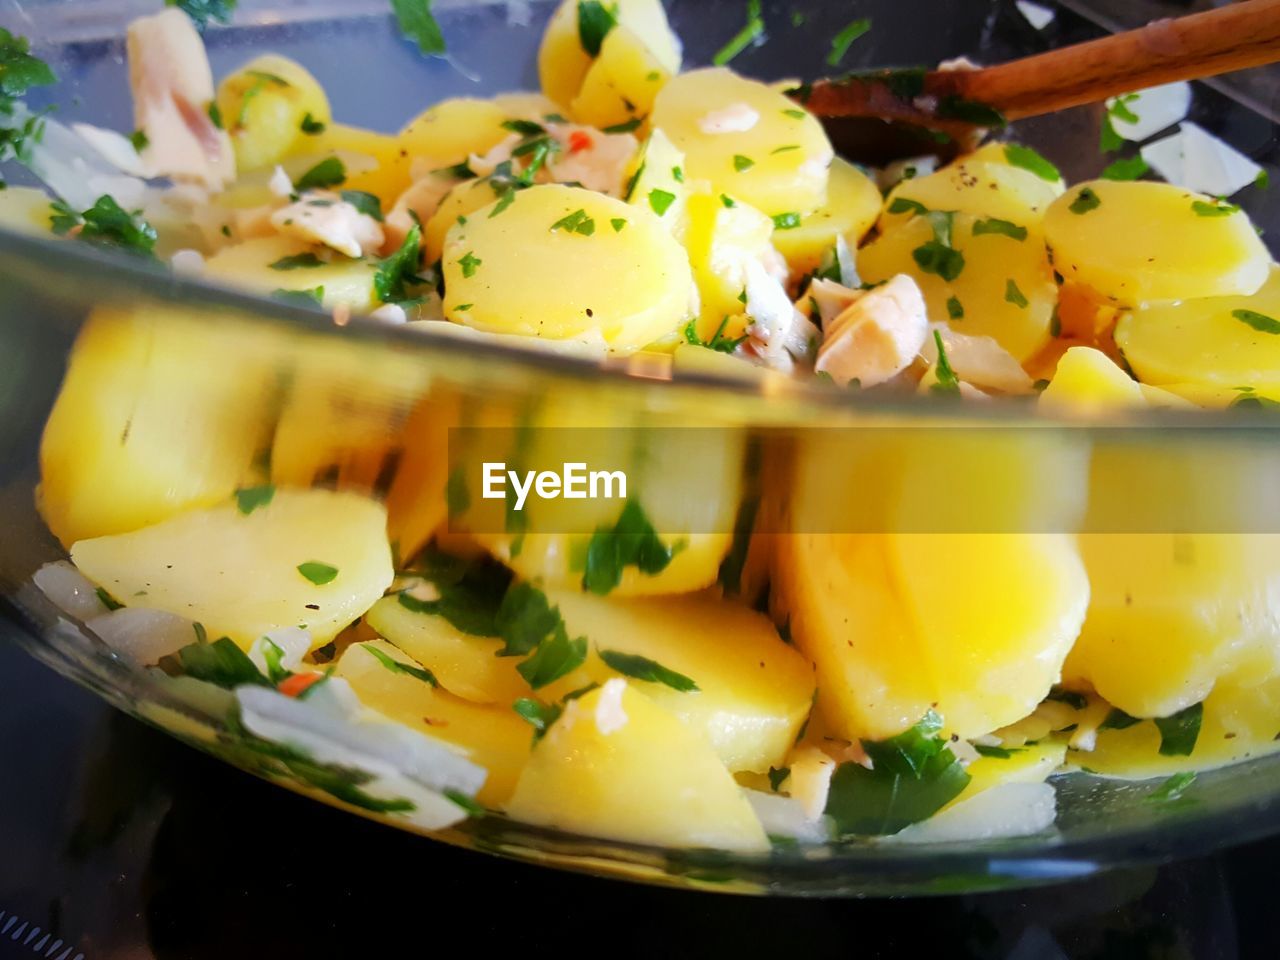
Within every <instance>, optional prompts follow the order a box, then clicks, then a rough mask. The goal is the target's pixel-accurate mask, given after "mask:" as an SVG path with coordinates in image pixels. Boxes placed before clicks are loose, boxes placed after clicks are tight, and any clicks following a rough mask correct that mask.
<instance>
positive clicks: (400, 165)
mask: <svg viewBox="0 0 1280 960" xmlns="http://www.w3.org/2000/svg"><path fill="white" fill-rule="evenodd" d="M293 155H297V156H303V155H307V156H316V155H323V156H339V157H342V156H359V157H362V158H365V157H367V158H369V159H370V160H372V161H373V162H372V164H359V165H357V164H350V163H349V164H345V166H346V171H347V179H346V180H345V181H343V183H342V189H343V190H364V191H366V192H367V193H372V194H375V195H376V196H377V197H378V199H380V200H381V201H382V208H383V209H384V210H390V209H391V207H392V205H393V204H394V203H395V201H396V198H397V197H398V196H400V194H401V193H402V192H404V190H405V188H407V187H408V186H409V183H410V181H411V179H412V178H411V176H410V167H411V163H412V157H411V155H410V154H409V151H408V149H407V148H406V147H405V146H404V145H403V144H402V143H401V142H400V138H399V137H396V136H393V135H392V134H387V133H378V132H377V131H375V130H366V129H364V128H363V127H353V126H349V125H347V124H344V123H329V124H327V125H326V126H325V128H324V130H322V131H321V132H319V133H317V134H314V135H311V136H303V137H301V138H299V139H298V140H297V141H296V142H295V143H294V150H293Z"/></svg>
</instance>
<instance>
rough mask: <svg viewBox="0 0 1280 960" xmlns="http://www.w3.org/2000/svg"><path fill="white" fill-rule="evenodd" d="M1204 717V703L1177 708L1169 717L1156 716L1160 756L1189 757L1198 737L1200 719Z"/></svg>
mask: <svg viewBox="0 0 1280 960" xmlns="http://www.w3.org/2000/svg"><path fill="white" fill-rule="evenodd" d="M1203 717H1204V704H1202V703H1197V704H1193V705H1192V706H1190V707H1187V709H1185V710H1179V711H1178V712H1177V713H1175V714H1174V715H1173V716H1171V717H1157V718H1156V729H1157V730H1159V731H1160V755H1161V756H1162V757H1189V756H1191V751H1192V750H1194V749H1195V747H1196V741H1197V740H1198V739H1199V738H1200V721H1201V720H1202V719H1203Z"/></svg>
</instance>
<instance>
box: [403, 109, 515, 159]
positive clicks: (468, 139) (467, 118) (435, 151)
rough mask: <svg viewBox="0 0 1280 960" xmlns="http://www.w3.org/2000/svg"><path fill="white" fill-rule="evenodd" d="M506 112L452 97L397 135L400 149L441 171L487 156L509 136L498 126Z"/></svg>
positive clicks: (414, 119)
mask: <svg viewBox="0 0 1280 960" xmlns="http://www.w3.org/2000/svg"><path fill="white" fill-rule="evenodd" d="M507 119H508V116H507V112H506V111H505V110H503V109H502V107H500V106H498V104H496V103H494V102H493V101H492V100H480V99H476V98H474V97H453V98H451V99H449V100H442V101H441V102H439V103H437V104H435V105H434V106H431V107H428V108H427V109H426V110H424V111H423V112H422V113H420V114H419V115H418V116H416V117H414V118H413V119H412V120H410V121H409V122H408V123H407V124H405V126H404V129H402V130H401V131H400V145H401V146H402V147H403V148H404V149H406V150H408V151H409V153H410V154H411V155H412V156H414V157H426V158H429V161H431V162H434V163H436V164H438V165H439V166H441V167H447V166H450V165H451V164H455V163H461V162H462V161H463V160H466V159H467V156H468V155H469V154H472V153H477V154H483V153H487V152H488V151H489V149H490V148H491V147H493V146H494V145H495V144H497V143H499V142H500V141H502V140H503V139H505V138H506V137H508V136H510V135H511V131H510V130H507V129H505V128H504V127H503V126H502V124H503V122H504V121H506V120H507Z"/></svg>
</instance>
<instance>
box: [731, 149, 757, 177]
mask: <svg viewBox="0 0 1280 960" xmlns="http://www.w3.org/2000/svg"><path fill="white" fill-rule="evenodd" d="M755 165H756V162H755V161H754V160H752V159H751V158H750V157H744V156H743V155H742V154H740V153H735V154H734V155H733V169H735V170H737V171H738V172H739V173H742V172H743V171H744V170H750V169H751V168H752V167H754V166H755Z"/></svg>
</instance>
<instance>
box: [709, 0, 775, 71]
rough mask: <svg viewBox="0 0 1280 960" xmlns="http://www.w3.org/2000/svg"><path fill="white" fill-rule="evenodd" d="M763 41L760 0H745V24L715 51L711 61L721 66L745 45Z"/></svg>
mask: <svg viewBox="0 0 1280 960" xmlns="http://www.w3.org/2000/svg"><path fill="white" fill-rule="evenodd" d="M763 42H764V16H763V14H762V12H761V2H760V0H747V23H746V25H745V26H744V27H743V28H742V29H741V30H739V31H738V32H737V33H735V34H734V35H733V37H732V38H731V39H730V40H729V42H728V43H726V44H725V45H724V46H723V47H721V48H720V49H719V50H718V51H716V55H715V56H714V57H712V58H711V62H712V63H713V64H715V65H716V66H717V67H723V66H724V65H725V64H726V63H728V62H729V61H730V60H732V59H733V58H734V57H736V56H737V55H738V54H740V53H741V52H742V51H743V50H745V49H747V47H749V46H751V45H752V44H760V43H763Z"/></svg>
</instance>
